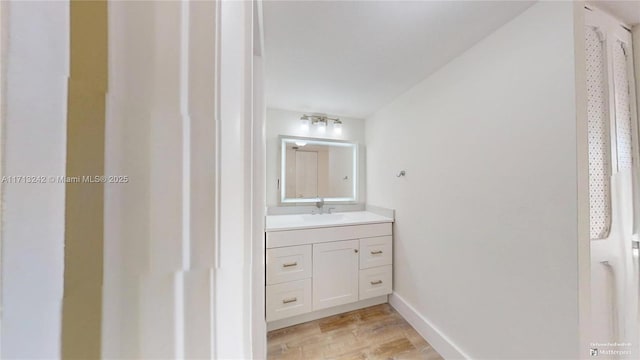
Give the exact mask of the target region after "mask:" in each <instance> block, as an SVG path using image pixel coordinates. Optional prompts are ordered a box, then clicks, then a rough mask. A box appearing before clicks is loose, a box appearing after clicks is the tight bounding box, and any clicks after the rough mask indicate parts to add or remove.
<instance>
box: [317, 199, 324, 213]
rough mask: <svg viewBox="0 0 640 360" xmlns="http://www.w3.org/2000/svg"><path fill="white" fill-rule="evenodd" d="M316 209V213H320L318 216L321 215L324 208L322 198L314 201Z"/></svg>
mask: <svg viewBox="0 0 640 360" xmlns="http://www.w3.org/2000/svg"><path fill="white" fill-rule="evenodd" d="M316 207H317V208H318V211H319V212H320V214H322V210H323V208H324V199H323V198H318V201H316Z"/></svg>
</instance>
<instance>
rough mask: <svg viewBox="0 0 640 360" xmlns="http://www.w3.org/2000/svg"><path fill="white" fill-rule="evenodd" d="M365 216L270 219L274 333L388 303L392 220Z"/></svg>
mask: <svg viewBox="0 0 640 360" xmlns="http://www.w3.org/2000/svg"><path fill="white" fill-rule="evenodd" d="M361 213H362V214H358V213H344V214H341V215H340V216H334V218H337V219H340V220H342V221H341V222H340V221H336V222H335V223H332V222H331V221H329V219H331V218H330V217H328V216H327V217H323V215H318V217H316V218H314V217H308V215H297V217H296V215H278V216H274V217H272V218H274V219H269V217H267V224H268V225H267V230H266V247H267V250H266V258H265V260H266V318H267V322H268V326H269V328H270V329H275V328H280V327H284V326H289V325H293V324H296V323H302V322H305V321H310V320H313V319H317V318H321V317H324V316H330V315H333V314H337V313H341V312H345V311H350V310H354V309H358V308H362V307H366V306H371V305H375V304H379V303H384V302H386V301H387V295H388V294H390V293H391V291H392V285H393V284H392V278H393V263H392V262H393V253H392V251H393V241H392V222H393V219H392V218H387V217H383V216H375V215H374V214H371V213H368V212H361ZM287 216H288V217H290V219H291V220H290V222H289V223H287V220H288V219H287V218H286V217H287ZM304 216H307V217H306V218H303V217H304ZM358 216H360V217H358ZM301 218H302V219H306V221H300V220H299V219H301ZM309 219H311V220H313V221H315V223H309V221H310V220H309ZM350 219H352V221H351V222H349V221H348V220H350ZM363 219H364V220H363ZM269 220H272V221H269ZM322 221H326V222H324V223H323V222H322ZM269 224H272V226H271V228H270V227H269ZM273 224H277V226H275V225H273ZM289 224H290V225H289Z"/></svg>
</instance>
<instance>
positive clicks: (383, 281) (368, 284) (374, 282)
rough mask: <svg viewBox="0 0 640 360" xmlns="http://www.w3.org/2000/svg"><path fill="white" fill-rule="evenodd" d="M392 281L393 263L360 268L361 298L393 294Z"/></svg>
mask: <svg viewBox="0 0 640 360" xmlns="http://www.w3.org/2000/svg"><path fill="white" fill-rule="evenodd" d="M392 281H393V280H392V269H391V265H386V266H379V267H374V268H370V269H364V270H360V289H359V293H360V296H359V299H360V300H364V299H368V298H372V297H376V296H380V295H386V294H391V289H392V286H391V285H392V283H391V282H392Z"/></svg>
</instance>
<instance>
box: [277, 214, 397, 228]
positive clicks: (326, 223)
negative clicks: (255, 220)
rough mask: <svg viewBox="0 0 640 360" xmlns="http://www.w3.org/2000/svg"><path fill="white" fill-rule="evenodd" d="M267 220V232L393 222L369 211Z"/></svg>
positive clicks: (391, 219) (290, 216) (298, 215)
mask: <svg viewBox="0 0 640 360" xmlns="http://www.w3.org/2000/svg"><path fill="white" fill-rule="evenodd" d="M266 220H267V221H266V231H284V230H298V229H312V228H323V227H333V226H348V225H361V224H376V223H390V222H393V218H390V217H386V216H382V215H378V214H375V213H372V212H369V211H348V212H340V213H333V214H322V215H320V214H318V215H311V214H294V215H268V216H267V217H266Z"/></svg>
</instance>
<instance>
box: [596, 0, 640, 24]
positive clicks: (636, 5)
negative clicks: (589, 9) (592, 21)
mask: <svg viewBox="0 0 640 360" xmlns="http://www.w3.org/2000/svg"><path fill="white" fill-rule="evenodd" d="M589 3H590V4H594V5H595V6H597V7H598V8H600V9H601V10H604V11H606V12H608V13H609V14H611V15H614V16H616V17H618V18H619V19H620V20H622V21H624V22H625V23H626V24H627V25H629V26H633V25H637V24H640V0H630V1H615V0H614V1H611V0H596V1H589Z"/></svg>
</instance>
